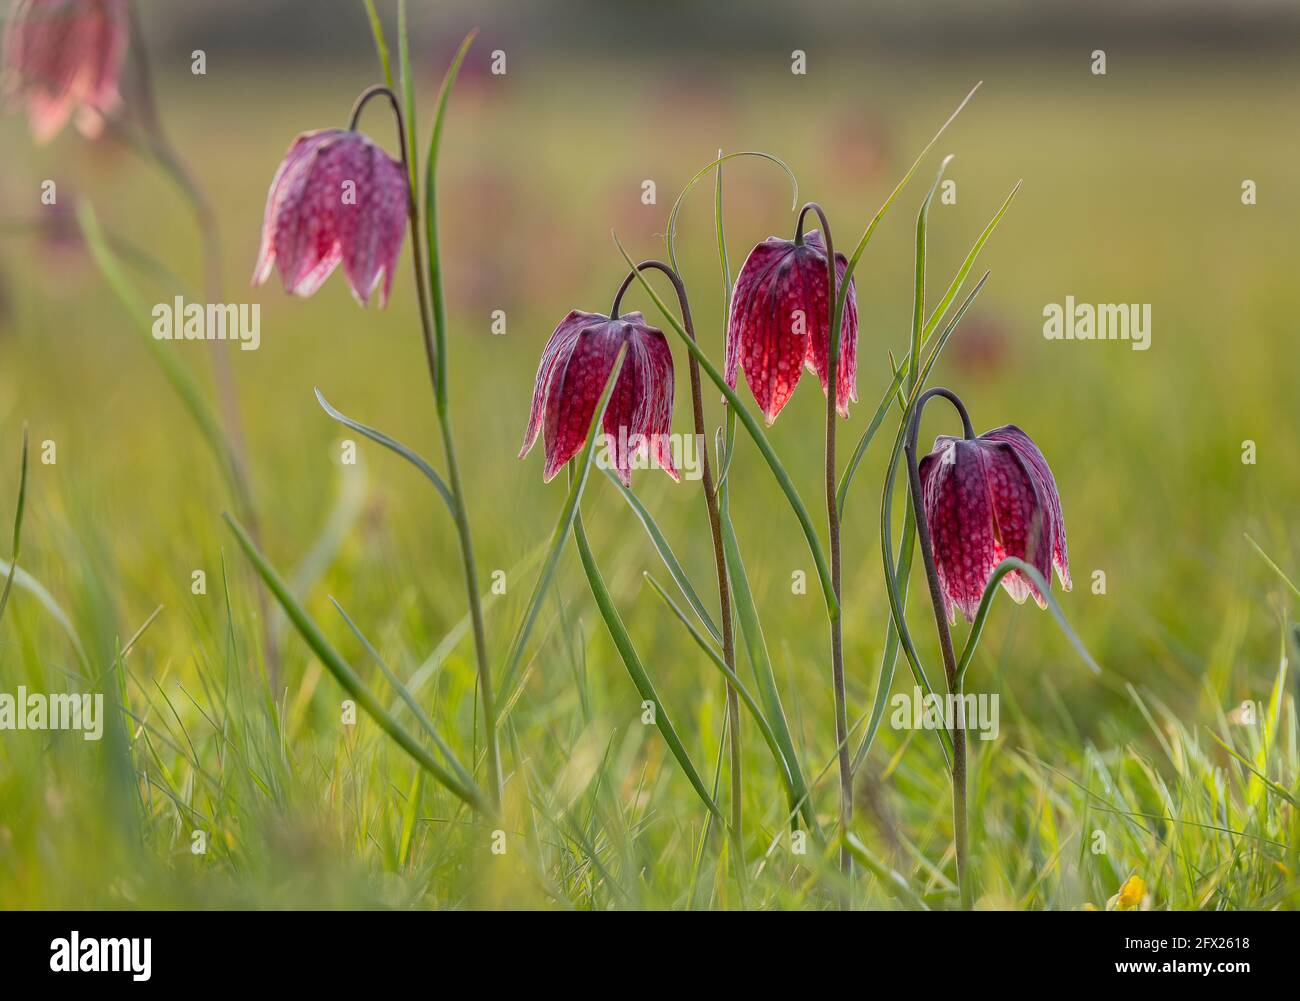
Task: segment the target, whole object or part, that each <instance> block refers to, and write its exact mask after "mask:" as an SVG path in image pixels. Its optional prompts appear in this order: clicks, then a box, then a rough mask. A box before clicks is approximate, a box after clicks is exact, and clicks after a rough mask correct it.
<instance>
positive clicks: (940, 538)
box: [918, 424, 1070, 621]
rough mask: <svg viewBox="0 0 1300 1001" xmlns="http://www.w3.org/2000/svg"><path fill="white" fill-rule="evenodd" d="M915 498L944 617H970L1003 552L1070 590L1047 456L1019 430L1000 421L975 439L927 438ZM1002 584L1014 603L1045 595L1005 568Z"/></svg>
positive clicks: (1058, 501)
mask: <svg viewBox="0 0 1300 1001" xmlns="http://www.w3.org/2000/svg"><path fill="white" fill-rule="evenodd" d="M918 471H919V472H920V475H921V496H922V498H923V501H924V506H925V519H926V522H927V524H928V525H929V528H930V537H931V545H932V547H933V549H934V562H935V567H936V569H937V570H938V572H939V583H940V586H941V587H942V589H943V594H944V599H945V601H946V603H947V604H948V618H949V620H950V621H951V620H955V619H956V610H957V609H960V610H961V612H962V614H964V615H965V616H966V618H967V620H970V619H973V618H974V617H975V612H976V610H977V609H978V608H979V603H980V598H981V597H983V595H984V588H985V587H987V586H988V582H989V578H990V577H991V576H992V574H993V571H994V570H995V569H996V568H997V565H998V564H999V563H1001V562H1002V561H1003V560H1004V559H1006V558H1007V557H1008V556H1015V557H1017V558H1019V559H1022V560H1024V561H1025V562H1026V563H1028V564H1029V565H1030V566H1032V567H1033V568H1034V569H1036V570H1037V571H1038V572H1039V573H1040V574H1041V575H1042V577H1043V580H1044V581H1046V582H1047V583H1048V586H1049V587H1050V586H1051V573H1052V566H1053V565H1055V567H1056V575H1057V577H1059V578H1060V581H1061V586H1062V587H1063V588H1065V590H1067V591H1068V590H1070V561H1069V555H1068V553H1067V551H1066V544H1065V520H1064V518H1063V517H1062V515H1061V498H1060V495H1059V494H1058V493H1057V490H1056V480H1055V479H1053V478H1052V471H1051V469H1049V468H1048V466H1047V460H1046V459H1044V458H1043V453H1042V452H1040V451H1039V450H1038V446H1037V445H1035V444H1034V443H1033V442H1032V441H1031V440H1030V438H1029V436H1028V435H1027V434H1025V433H1024V432H1023V431H1021V430H1020V428H1018V427H1016V426H1015V425H1014V424H1008V425H1007V426H1006V427H1000V428H996V429H994V430H992V431H986V432H984V434H982V435H980V436H979V437H978V438H972V439H965V438H950V437H947V436H944V435H941V436H940V437H938V438H936V439H935V442H934V451H933V452H931V453H930V454H929V455H927V456H926V457H925V458H924V459H922V460H921V464H920V466H919V469H918ZM1002 586H1003V587H1005V588H1006V589H1007V592H1008V593H1009V594H1010V595H1011V597H1012V598H1014V599H1015V600H1016V601H1017V602H1023V601H1024V600H1025V599H1026V598H1027V597H1029V596H1030V595H1033V597H1034V600H1035V601H1037V602H1038V604H1039V606H1040V607H1043V608H1046V607H1047V601H1046V599H1045V598H1044V597H1043V595H1042V594H1041V593H1040V592H1039V590H1038V588H1037V587H1036V586H1035V585H1034V583H1033V581H1031V580H1030V579H1029V578H1028V577H1027V576H1025V575H1024V574H1022V573H1020V571H1018V570H1013V571H1011V572H1010V573H1009V574H1007V575H1006V576H1005V577H1003V578H1002Z"/></svg>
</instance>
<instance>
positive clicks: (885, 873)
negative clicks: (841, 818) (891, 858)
mask: <svg viewBox="0 0 1300 1001" xmlns="http://www.w3.org/2000/svg"><path fill="white" fill-rule="evenodd" d="M844 843H845V845H847V846H848V849H849V854H850V855H852V856H853V857H854V859H856V860H857V862H858V864H859V865H861V866H862V868H864V869H866V870H867V872H869V873H871V874H872V875H873V876H875V877H876V878H877V879H878V880H880V882H881V884H882V885H883V886H884V887H885V889H886V890H888V891H889V892H890V893H891V894H893V895H894V896H895V897H897V898H898V900H899V901H900V902H901V903H902V904H903V905H904V906H906V907H909V908H911V909H912V910H914V911H928V910H929V909H930V908H928V907H926V906H925V901H924V900H922V899H921V897H920V894H918V893H917V892H916V891H915V890H914V889H912V885H911V884H910V883H909V882H908V881H907V878H906V877H905V876H904V875H903V874H902V873H900V872H898V871H897V870H895V869H891V868H889V866H887V865H885V863H883V862H881V861H880V860H879V859H878V858H876V857H875V856H874V855H873V854H871V852H870V851H868V850H867V846H866V845H864V844H863V843H862V842H861V841H860V840H859V839H858V836H857V835H856V834H853V833H851V832H850V833H847V834H845V836H844Z"/></svg>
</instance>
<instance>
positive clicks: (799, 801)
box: [718, 505, 820, 834]
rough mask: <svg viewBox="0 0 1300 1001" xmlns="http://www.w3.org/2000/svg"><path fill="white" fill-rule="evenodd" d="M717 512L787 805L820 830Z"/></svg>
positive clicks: (741, 571)
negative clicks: (783, 772)
mask: <svg viewBox="0 0 1300 1001" xmlns="http://www.w3.org/2000/svg"><path fill="white" fill-rule="evenodd" d="M718 513H719V514H720V515H721V522H722V549H723V552H724V553H725V554H726V558H727V578H728V580H730V581H731V597H732V603H733V605H734V607H735V611H736V621H737V622H738V624H739V625H740V635H741V639H742V640H743V642H744V645H745V652H746V653H747V654H748V656H749V665H750V668H751V669H752V670H753V672H754V680H755V681H757V682H758V693H759V697H760V698H761V699H762V700H763V713H764V715H765V716H766V718H767V720H768V722H769V723H770V724H771V726H772V731H773V733H774V734H775V736H776V741H777V743H778V745H779V746H780V749H781V755H782V757H784V758H785V761H786V766H787V767H788V768H789V770H790V781H791V783H792V786H791V792H790V796H791V808H792V810H796V811H800V812H802V813H803V816H804V820H805V822H806V823H807V825H808V828H809V830H811V831H814V832H816V833H818V834H820V830H819V828H818V825H817V817H816V814H815V813H814V811H813V808H812V801H811V799H810V797H809V792H808V783H807V781H806V780H805V778H804V775H803V769H802V768H800V766H799V755H798V752H797V751H796V750H795V746H794V739H793V738H792V737H791V735H790V724H789V722H788V721H787V719H786V715H785V709H784V708H783V707H782V705H781V695H780V692H779V691H778V689H777V684H776V674H775V672H774V671H773V670H772V660H771V657H770V656H769V655H768V652H767V641H766V640H765V639H764V637H763V625H762V623H761V621H760V620H759V616H758V606H757V605H756V604H755V602H754V594H753V592H752V591H751V590H750V588H749V579H748V577H747V576H746V575H745V564H744V561H743V560H742V559H741V556H740V546H739V544H738V543H737V541H736V532H735V529H734V528H733V527H732V524H731V515H730V513H729V512H728V510H727V508H726V506H725V505H724V506H722V507H721V509H720V511H719V512H718Z"/></svg>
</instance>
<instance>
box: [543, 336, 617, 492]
mask: <svg viewBox="0 0 1300 1001" xmlns="http://www.w3.org/2000/svg"><path fill="white" fill-rule="evenodd" d="M601 321H603V322H601ZM618 327H619V324H616V323H610V322H609V321H608V320H606V319H605V318H604V317H600V318H599V319H598V320H597V322H595V323H593V324H592V325H590V326H584V327H583V328H582V329H581V330H580V331H579V332H578V336H577V339H576V341H575V343H574V344H573V346H572V348H571V350H570V351H569V354H568V357H567V358H566V359H564V360H563V362H562V363H561V364H559V365H557V368H556V371H555V375H554V378H553V380H552V383H551V388H550V390H549V392H548V393H547V401H546V410H545V421H544V427H543V438H542V440H543V443H544V445H545V447H546V465H545V468H544V469H543V471H542V479H543V480H544V481H546V482H548V483H549V482H550V481H551V480H552V479H554V478H555V474H556V473H558V472H559V471H560V470H561V469H563V468H564V464H565V463H566V462H568V461H569V460H570V459H572V458H573V457H574V456H575V455H577V454H578V452H580V451H581V450H582V446H583V445H585V444H586V442H587V429H588V427H590V425H591V418H592V415H593V414H594V413H595V412H596V404H597V403H599V402H600V396H601V393H603V392H604V390H605V383H606V381H608V379H609V373H610V369H612V368H613V367H614V359H615V358H616V357H617V355H618V349H619V346H620V345H621V344H622V341H623V335H622V333H621V331H620V330H619V329H618ZM625 382H626V372H624V373H622V374H620V376H619V381H618V383H617V384H616V385H615V386H614V393H613V396H611V398H610V401H609V407H610V409H611V410H613V409H615V406H616V402H617V400H618V397H619V395H620V390H623V387H624V383H625ZM605 423H606V425H607V426H608V417H607V418H606V422H605Z"/></svg>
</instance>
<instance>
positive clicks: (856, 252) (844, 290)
mask: <svg viewBox="0 0 1300 1001" xmlns="http://www.w3.org/2000/svg"><path fill="white" fill-rule="evenodd" d="M983 82H984V81H982V80H981V81H980V82H979V83H977V84H975V86H974V87H972V88H971V89H970V93H968V94H967V95H966V96H965V97H964V98H962V101H961V104H959V105H957V109H956V110H955V111H954V112H953V113H952V114H951V115H949V116H948V120H947V121H945V122H944V123H943V124H942V125H940V126H939V131H938V132H936V133H935V134H934V136H933V138H931V140H930V141H929V142H928V143H926V144H925V147H924V148H923V149H922V150H921V152H920V153H918V154H917V155H916V159H915V160H913V161H912V165H911V166H910V167H908V168H907V173H906V174H904V175H903V179H902V180H901V181H899V182H898V184H897V185H896V186H895V187H894V190H893V191H891V192H890V193H889V197H888V198H886V199H885V201H884V204H882V205H881V206H880V208H879V209H877V210H876V214H875V215H874V216H873V217H872V219H871V222H869V223H868V224H867V228H866V230H865V231H864V232H863V234H862V238H861V239H860V240H858V245H857V246H856V247H854V248H853V253H852V254H850V255H849V264H848V267H847V268H846V269H845V271H844V277H843V278H842V279H841V280H840V287H839V293H838V294H837V295H836V296H835V311H836V312H837V313H838V314H840V315H843V313H844V302H845V300H846V298H847V297H848V292H849V281H850V279H852V277H853V272H854V271H856V270H857V267H858V261H859V260H861V258H862V253H863V251H865V250H866V249H867V244H868V243H870V242H871V237H872V235H873V234H874V233H875V232H876V227H877V226H879V225H880V221H881V220H882V219H884V217H885V213H886V212H888V211H889V208H890V206H891V205H893V204H894V202H895V201H896V200H897V199H898V196H899V195H901V194H902V193H903V189H904V188H906V187H907V185H908V182H910V181H911V180H912V176H913V175H914V174H915V173H916V171H917V169H918V168H919V167H920V166H921V161H922V160H924V159H925V158H926V156H927V155H928V154H929V152H930V150H932V149H934V144H935V143H937V142H938V141H939V137H940V136H941V135H943V134H944V132H945V131H946V130H947V128H948V126H949V125H951V124H952V123H953V122H954V121H955V120H956V118H957V116H958V115H960V114H961V113H962V109H963V108H965V107H966V105H967V104H968V103H970V99H971V98H972V97H974V96H975V92H976V91H977V90H979V89H980V86H981V85H982V84H983Z"/></svg>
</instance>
